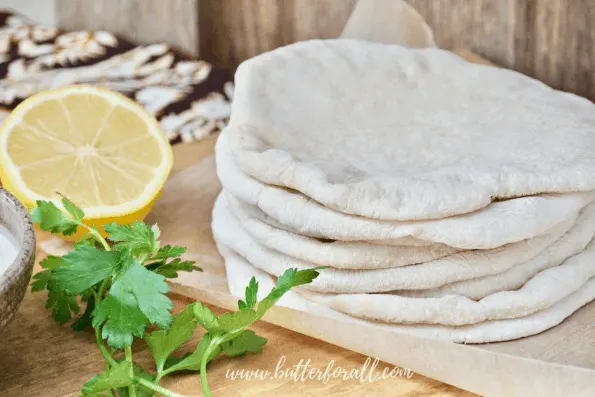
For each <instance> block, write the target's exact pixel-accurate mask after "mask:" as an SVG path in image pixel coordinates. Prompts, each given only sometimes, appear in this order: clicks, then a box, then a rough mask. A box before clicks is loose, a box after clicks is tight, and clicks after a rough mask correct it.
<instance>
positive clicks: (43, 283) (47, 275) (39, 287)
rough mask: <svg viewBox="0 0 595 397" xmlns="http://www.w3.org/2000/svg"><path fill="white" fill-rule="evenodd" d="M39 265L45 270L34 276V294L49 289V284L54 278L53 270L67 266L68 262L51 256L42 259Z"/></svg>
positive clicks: (32, 288)
mask: <svg viewBox="0 0 595 397" xmlns="http://www.w3.org/2000/svg"><path fill="white" fill-rule="evenodd" d="M39 264H40V265H41V267H42V268H43V269H44V270H42V271H40V272H38V273H36V274H35V275H33V280H34V281H33V282H32V283H31V291H32V292H38V291H43V290H44V289H46V288H47V287H48V282H49V281H50V279H51V278H52V269H55V268H57V267H59V266H64V265H66V262H64V261H63V260H62V258H60V257H59V256H53V255H49V256H47V257H46V258H44V259H42V260H41V262H39Z"/></svg>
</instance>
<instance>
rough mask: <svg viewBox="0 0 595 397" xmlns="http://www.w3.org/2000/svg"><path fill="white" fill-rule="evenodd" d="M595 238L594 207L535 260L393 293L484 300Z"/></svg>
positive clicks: (551, 264) (554, 264)
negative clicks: (468, 277) (484, 274)
mask: <svg viewBox="0 0 595 397" xmlns="http://www.w3.org/2000/svg"><path fill="white" fill-rule="evenodd" d="M594 235H595V204H590V205H589V206H587V207H586V208H585V209H583V210H582V211H581V214H580V216H579V218H578V219H577V221H576V223H575V225H574V226H573V227H572V228H571V229H570V230H569V231H568V232H566V234H564V236H562V237H561V238H560V239H559V240H557V241H556V242H555V243H554V244H552V245H551V246H549V247H547V248H546V249H545V250H544V251H543V252H542V253H540V254H539V255H537V256H535V257H534V258H532V259H530V260H528V261H526V262H524V263H521V264H520V265H517V266H514V267H512V268H510V269H508V270H506V271H504V272H502V273H498V274H494V275H491V276H485V277H478V278H473V279H470V280H464V281H459V282H456V283H452V284H446V285H443V286H442V287H438V288H434V289H430V290H409V291H394V293H395V294H397V295H402V296H409V297H418V298H430V297H440V296H446V295H462V296H466V297H468V298H470V299H473V300H479V299H482V298H485V297H486V296H488V295H491V294H494V293H496V292H499V291H511V290H515V289H518V288H521V287H522V286H523V284H525V283H526V282H527V281H528V280H530V279H531V278H532V277H533V276H535V275H536V274H537V273H539V272H541V271H543V270H546V269H549V268H551V267H554V266H557V265H558V264H560V263H562V262H563V261H564V260H566V259H567V258H569V257H571V256H574V255H576V254H578V253H580V252H581V251H582V250H584V249H585V248H586V247H587V245H589V243H590V242H591V240H592V239H593V236H594Z"/></svg>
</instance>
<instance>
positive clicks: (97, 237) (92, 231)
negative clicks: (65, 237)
mask: <svg viewBox="0 0 595 397" xmlns="http://www.w3.org/2000/svg"><path fill="white" fill-rule="evenodd" d="M78 224H79V226H81V227H83V228H85V229H87V230H88V231H89V234H91V235H93V237H95V240H97V241H98V242H99V244H101V245H102V246H103V248H104V249H105V250H106V251H111V250H112V249H111V247H110V246H109V244H108V242H107V240H106V239H105V238H103V236H102V235H101V233H99V232H98V231H97V230H95V229H93V228H92V227H90V226H87V225H85V224H84V223H83V222H78Z"/></svg>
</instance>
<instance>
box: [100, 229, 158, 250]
mask: <svg viewBox="0 0 595 397" xmlns="http://www.w3.org/2000/svg"><path fill="white" fill-rule="evenodd" d="M104 229H105V231H106V232H107V233H109V234H110V235H109V237H108V240H110V241H113V242H118V243H119V244H117V245H116V246H115V247H114V248H115V249H118V250H130V251H131V252H132V254H133V255H134V256H137V257H139V256H143V257H145V258H147V257H150V256H151V255H153V253H155V252H157V251H158V250H159V241H158V240H157V239H158V238H159V234H160V233H159V229H158V228H156V227H149V226H148V225H147V224H146V223H144V222H141V221H134V222H133V223H132V224H131V225H118V224H116V223H111V224H109V225H106V226H105V227H104Z"/></svg>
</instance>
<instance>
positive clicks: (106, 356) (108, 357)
mask: <svg viewBox="0 0 595 397" xmlns="http://www.w3.org/2000/svg"><path fill="white" fill-rule="evenodd" d="M95 341H96V342H97V346H98V347H99V350H100V351H101V355H102V356H103V358H104V359H105V361H106V362H107V363H108V364H109V365H116V364H117V363H116V360H114V358H113V357H112V356H111V354H109V352H108V351H107V349H106V347H105V345H104V344H103V339H101V331H100V330H99V327H95Z"/></svg>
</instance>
